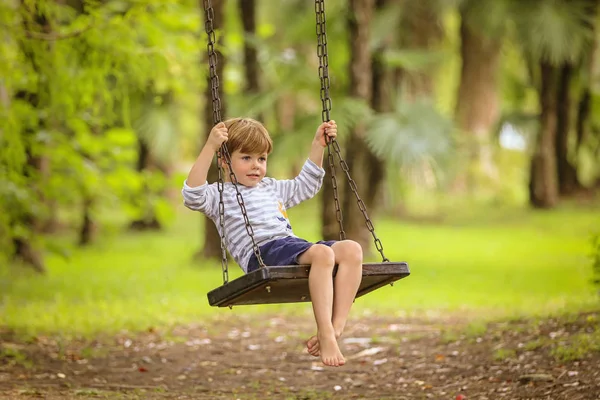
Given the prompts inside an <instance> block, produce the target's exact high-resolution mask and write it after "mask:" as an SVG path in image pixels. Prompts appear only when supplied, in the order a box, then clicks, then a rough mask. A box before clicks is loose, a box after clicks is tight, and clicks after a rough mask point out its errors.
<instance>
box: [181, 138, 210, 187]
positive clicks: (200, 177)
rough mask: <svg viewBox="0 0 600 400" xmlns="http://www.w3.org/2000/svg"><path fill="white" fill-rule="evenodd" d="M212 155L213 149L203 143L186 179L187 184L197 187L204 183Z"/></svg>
mask: <svg viewBox="0 0 600 400" xmlns="http://www.w3.org/2000/svg"><path fill="white" fill-rule="evenodd" d="M214 155H215V151H214V150H213V149H212V148H211V147H210V146H208V145H207V144H206V145H204V147H203V148H202V151H201V152H200V155H199V156H198V158H196V162H194V165H193V166H192V169H190V172H189V174H188V177H187V179H186V183H187V185H188V186H190V187H197V186H200V185H204V184H205V183H206V179H207V177H208V169H209V168H210V164H211V163H212V160H213V157H214Z"/></svg>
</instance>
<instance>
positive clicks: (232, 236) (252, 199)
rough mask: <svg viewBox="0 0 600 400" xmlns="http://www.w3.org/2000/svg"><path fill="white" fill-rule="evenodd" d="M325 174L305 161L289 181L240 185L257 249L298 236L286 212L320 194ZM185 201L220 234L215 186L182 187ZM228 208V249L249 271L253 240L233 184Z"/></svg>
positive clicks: (268, 180) (227, 188)
mask: <svg viewBox="0 0 600 400" xmlns="http://www.w3.org/2000/svg"><path fill="white" fill-rule="evenodd" d="M324 175H325V171H324V170H323V169H322V168H320V167H319V166H317V165H316V164H315V163H313V162H312V161H310V160H306V162H305V163H304V166H303V167H302V170H301V171H300V174H299V175H298V176H297V177H296V178H294V179H290V180H277V179H273V178H264V179H263V180H262V181H260V182H259V183H258V184H257V185H256V186H254V187H247V186H243V185H240V184H238V185H237V186H238V189H239V191H240V193H241V194H242V197H243V198H244V205H245V206H246V212H247V216H248V219H249V221H250V225H251V226H252V229H253V231H254V239H255V241H256V244H257V245H258V246H262V245H263V244H265V243H267V242H270V241H271V240H275V239H280V238H284V237H288V236H295V235H294V233H293V232H292V227H291V225H290V221H289V219H288V216H287V213H286V210H287V209H288V208H291V207H294V206H295V205H298V204H300V203H301V202H303V201H304V200H308V199H310V198H312V197H313V196H314V195H316V194H317V192H318V191H319V189H320V188H321V185H322V184H323V176H324ZM182 194H183V199H184V204H185V206H186V207H188V208H190V209H192V210H197V211H201V212H202V213H204V214H206V215H207V216H208V217H209V218H210V219H212V220H213V222H214V223H215V225H216V226H217V230H218V231H219V234H220V233H221V228H220V226H219V225H220V224H219V191H218V188H217V184H216V183H212V184H208V183H205V184H204V185H201V186H198V187H190V186H188V185H187V181H186V182H184V184H183V190H182ZM223 202H224V206H225V213H224V215H225V218H224V219H225V221H224V222H225V223H224V226H225V245H226V247H227V250H229V253H230V254H231V256H232V257H233V258H234V259H235V261H236V262H237V263H238V265H239V266H240V267H241V268H242V269H243V270H244V272H246V271H247V267H248V261H249V260H250V256H251V255H252V254H253V249H252V240H251V239H250V236H248V233H247V232H246V225H245V224H244V217H243V215H242V212H241V210H240V206H239V204H238V201H237V197H236V190H235V188H234V187H233V184H232V183H230V182H225V184H224V190H223Z"/></svg>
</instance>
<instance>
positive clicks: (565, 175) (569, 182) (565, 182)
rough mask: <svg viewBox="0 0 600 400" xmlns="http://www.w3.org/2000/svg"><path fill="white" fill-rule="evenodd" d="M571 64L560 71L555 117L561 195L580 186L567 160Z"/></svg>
mask: <svg viewBox="0 0 600 400" xmlns="http://www.w3.org/2000/svg"><path fill="white" fill-rule="evenodd" d="M573 72H574V71H573V66H572V65H571V64H568V63H567V64H565V65H563V67H562V68H561V71H560V81H559V82H560V83H559V86H558V93H557V96H558V101H557V107H558V108H557V119H556V166H557V172H558V192H559V194H560V195H561V196H569V195H572V194H574V193H575V192H576V191H578V189H580V188H581V185H580V184H579V180H578V178H577V169H576V168H575V166H573V164H571V162H569V135H570V132H571V106H572V98H571V82H572V80H573Z"/></svg>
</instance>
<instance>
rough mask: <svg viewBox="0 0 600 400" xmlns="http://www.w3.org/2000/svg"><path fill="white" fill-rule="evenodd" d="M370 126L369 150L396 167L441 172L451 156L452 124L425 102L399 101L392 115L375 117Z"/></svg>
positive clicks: (452, 144) (452, 145)
mask: <svg viewBox="0 0 600 400" xmlns="http://www.w3.org/2000/svg"><path fill="white" fill-rule="evenodd" d="M369 126H370V128H369V134H368V136H367V143H368V145H369V147H370V148H371V150H372V151H373V152H374V153H375V154H377V155H378V156H379V157H381V158H382V159H383V160H386V161H389V162H391V163H393V164H394V165H395V166H396V167H400V168H405V169H407V170H411V169H417V168H419V167H423V166H424V165H428V166H430V167H431V168H432V169H434V170H437V171H440V172H441V171H442V170H444V169H445V168H444V167H445V165H447V163H448V161H449V158H450V157H451V156H452V153H453V147H454V143H453V139H452V136H451V134H452V129H453V126H452V122H451V121H449V120H448V119H447V118H446V117H444V116H442V115H441V114H440V113H439V112H438V111H437V110H436V109H435V108H434V107H433V106H432V105H431V104H429V103H427V102H425V101H417V102H413V103H405V102H402V101H401V100H398V101H397V102H396V108H395V110H394V112H392V113H386V114H380V115H376V116H374V117H373V118H372V119H371V121H370V124H369Z"/></svg>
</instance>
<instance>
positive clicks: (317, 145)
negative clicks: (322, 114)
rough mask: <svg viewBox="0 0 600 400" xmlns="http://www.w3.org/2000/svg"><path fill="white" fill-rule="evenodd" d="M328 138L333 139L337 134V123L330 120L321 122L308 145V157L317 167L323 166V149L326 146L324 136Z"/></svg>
mask: <svg viewBox="0 0 600 400" xmlns="http://www.w3.org/2000/svg"><path fill="white" fill-rule="evenodd" d="M326 135H327V136H328V137H329V138H330V139H335V138H336V136H337V124H336V123H335V121H333V120H331V121H329V122H323V123H322V124H321V125H319V127H318V128H317V133H316V134H315V138H314V139H313V141H312V144H311V146H310V152H309V153H308V159H309V160H310V161H312V162H314V163H315V164H317V166H319V167H321V168H322V167H323V150H324V149H325V146H327V141H326V138H325V136H326Z"/></svg>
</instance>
